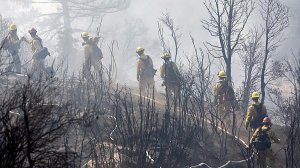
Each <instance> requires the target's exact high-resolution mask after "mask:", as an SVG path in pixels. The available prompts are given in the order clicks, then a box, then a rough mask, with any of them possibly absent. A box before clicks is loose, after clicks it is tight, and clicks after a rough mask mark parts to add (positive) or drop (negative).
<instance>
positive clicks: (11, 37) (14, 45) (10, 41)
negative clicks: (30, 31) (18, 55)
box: [3, 32, 22, 53]
mask: <svg viewBox="0 0 300 168" xmlns="http://www.w3.org/2000/svg"><path fill="white" fill-rule="evenodd" d="M21 42H22V41H21V40H20V39H19V37H18V35H17V34H13V33H11V32H10V33H9V34H8V35H7V37H6V38H5V40H4V41H3V43H4V44H3V48H4V49H7V50H8V51H9V52H10V53H14V52H18V49H19V48H20V43H21Z"/></svg>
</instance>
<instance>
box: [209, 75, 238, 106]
mask: <svg viewBox="0 0 300 168" xmlns="http://www.w3.org/2000/svg"><path fill="white" fill-rule="evenodd" d="M224 82H228V81H226V80H219V82H217V83H216V85H215V87H214V97H215V103H217V102H218V103H221V104H222V103H224V102H225V101H227V102H228V101H234V100H235V98H234V91H233V89H232V84H231V83H229V82H228V84H227V87H225V88H224V89H226V94H225V93H224V92H223V91H222V85H224ZM225 84H226V83H225ZM224 91H225V90H224ZM230 91H231V92H230Z"/></svg>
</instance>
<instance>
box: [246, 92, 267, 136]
mask: <svg viewBox="0 0 300 168" xmlns="http://www.w3.org/2000/svg"><path fill="white" fill-rule="evenodd" d="M259 97H260V95H259V93H258V92H253V93H252V94H251V98H252V101H253V103H252V104H251V105H250V106H249V107H248V111H247V115H246V122H245V125H246V129H248V127H249V125H250V127H251V129H252V132H253V131H255V130H256V128H258V127H259V126H260V125H261V123H262V120H263V119H264V117H266V116H267V108H266V106H265V105H263V104H261V103H259V101H258V100H259Z"/></svg>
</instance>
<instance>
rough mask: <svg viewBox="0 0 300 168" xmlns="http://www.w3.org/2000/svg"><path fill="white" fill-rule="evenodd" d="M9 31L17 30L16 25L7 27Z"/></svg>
mask: <svg viewBox="0 0 300 168" xmlns="http://www.w3.org/2000/svg"><path fill="white" fill-rule="evenodd" d="M9 30H17V25H16V24H11V25H10V26H9Z"/></svg>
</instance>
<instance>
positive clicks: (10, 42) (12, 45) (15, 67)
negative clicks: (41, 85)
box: [1, 24, 24, 73]
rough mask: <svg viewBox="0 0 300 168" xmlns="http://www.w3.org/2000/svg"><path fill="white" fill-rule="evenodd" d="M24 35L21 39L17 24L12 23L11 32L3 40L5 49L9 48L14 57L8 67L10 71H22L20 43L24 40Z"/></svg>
mask: <svg viewBox="0 0 300 168" xmlns="http://www.w3.org/2000/svg"><path fill="white" fill-rule="evenodd" d="M23 39H24V38H23V37H22V38H21V39H19V37H18V34H17V25H15V24H11V25H10V26H9V34H8V35H7V37H6V38H5V39H4V40H3V41H2V43H1V44H2V45H1V46H3V49H5V50H7V51H8V53H9V54H10V55H11V57H12V62H10V63H9V66H8V67H7V71H8V72H16V73H21V61H20V56H19V49H20V44H21V42H22V41H23Z"/></svg>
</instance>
